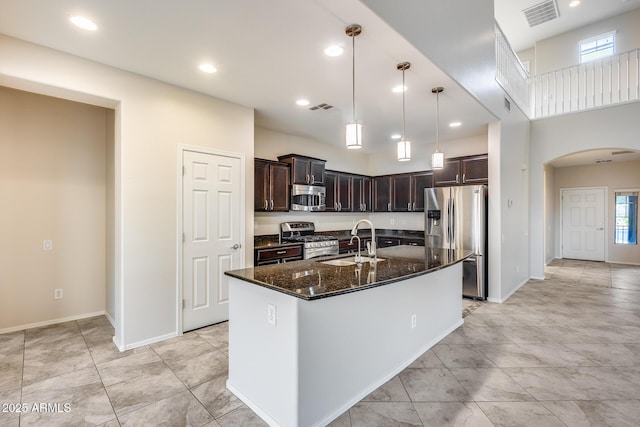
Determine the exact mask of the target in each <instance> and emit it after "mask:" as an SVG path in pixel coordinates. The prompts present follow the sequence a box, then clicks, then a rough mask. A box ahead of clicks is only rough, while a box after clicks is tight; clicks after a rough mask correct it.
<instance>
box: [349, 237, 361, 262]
mask: <svg viewBox="0 0 640 427" xmlns="http://www.w3.org/2000/svg"><path fill="white" fill-rule="evenodd" d="M353 239H358V255H356V264H358V265H360V264H362V256H361V255H360V236H358V235H357V234H354V235H353V236H351V240H349V244H350V245H353Z"/></svg>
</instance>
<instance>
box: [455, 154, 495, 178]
mask: <svg viewBox="0 0 640 427" xmlns="http://www.w3.org/2000/svg"><path fill="white" fill-rule="evenodd" d="M461 162H462V183H463V184H487V183H488V182H489V158H488V157H487V156H478V157H470V158H468V159H462V160H461Z"/></svg>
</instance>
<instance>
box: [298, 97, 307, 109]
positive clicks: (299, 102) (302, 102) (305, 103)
mask: <svg viewBox="0 0 640 427" xmlns="http://www.w3.org/2000/svg"><path fill="white" fill-rule="evenodd" d="M296 104H298V105H299V106H301V107H304V106H306V105H309V100H308V99H298V100H297V101H296Z"/></svg>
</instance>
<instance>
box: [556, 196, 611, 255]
mask: <svg viewBox="0 0 640 427" xmlns="http://www.w3.org/2000/svg"><path fill="white" fill-rule="evenodd" d="M561 197H562V199H561V200H562V201H561V204H562V257H563V258H573V259H583V260H590V261H604V259H605V254H604V242H605V232H604V230H605V200H606V198H605V189H604V188H574V189H562V190H561Z"/></svg>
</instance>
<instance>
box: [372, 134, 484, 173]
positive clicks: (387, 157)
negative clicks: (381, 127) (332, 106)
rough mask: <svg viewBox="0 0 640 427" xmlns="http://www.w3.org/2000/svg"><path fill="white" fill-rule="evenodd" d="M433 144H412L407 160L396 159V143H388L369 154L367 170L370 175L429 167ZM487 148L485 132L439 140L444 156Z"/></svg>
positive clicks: (466, 153) (482, 152)
mask: <svg viewBox="0 0 640 427" xmlns="http://www.w3.org/2000/svg"><path fill="white" fill-rule="evenodd" d="M435 148H436V147H435V144H415V143H414V144H412V146H411V151H412V159H411V160H409V161H407V162H398V161H397V160H396V145H395V143H390V144H389V147H388V149H387V150H385V151H378V152H375V153H371V154H370V155H369V170H370V171H372V172H371V175H387V174H394V173H404V172H416V171H423V170H430V169H431V154H432V153H433V152H434V151H435ZM487 150H488V144H487V134H486V133H485V134H483V135H478V136H474V137H469V138H460V139H454V140H449V141H442V140H441V141H440V151H442V152H443V153H444V155H445V158H447V159H448V158H450V157H460V156H468V155H472V154H485V153H487Z"/></svg>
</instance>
